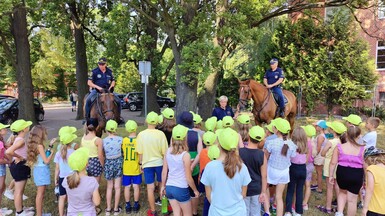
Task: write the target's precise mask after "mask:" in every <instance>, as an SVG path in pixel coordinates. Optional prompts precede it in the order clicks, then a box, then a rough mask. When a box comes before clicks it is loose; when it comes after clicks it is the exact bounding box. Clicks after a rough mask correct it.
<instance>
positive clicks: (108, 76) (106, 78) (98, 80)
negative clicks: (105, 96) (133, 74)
mask: <svg viewBox="0 0 385 216" xmlns="http://www.w3.org/2000/svg"><path fill="white" fill-rule="evenodd" d="M88 79H89V80H92V82H93V83H94V84H95V85H97V86H99V87H101V88H109V87H110V85H111V83H112V81H114V80H115V79H114V76H113V75H112V70H111V69H109V68H107V67H106V72H104V73H103V72H102V71H101V70H100V69H99V68H95V69H93V70H92V75H91V77H89V78H88Z"/></svg>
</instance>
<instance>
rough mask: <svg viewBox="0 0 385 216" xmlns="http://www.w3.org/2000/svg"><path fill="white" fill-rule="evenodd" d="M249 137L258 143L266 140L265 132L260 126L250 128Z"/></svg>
mask: <svg viewBox="0 0 385 216" xmlns="http://www.w3.org/2000/svg"><path fill="white" fill-rule="evenodd" d="M249 136H250V137H251V138H253V139H255V140H257V141H261V140H263V138H265V130H264V129H263V128H262V127H260V126H254V127H252V128H250V130H249Z"/></svg>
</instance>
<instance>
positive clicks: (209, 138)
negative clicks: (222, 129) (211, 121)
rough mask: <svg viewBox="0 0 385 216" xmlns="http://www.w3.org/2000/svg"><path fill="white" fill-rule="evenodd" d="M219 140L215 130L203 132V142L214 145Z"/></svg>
mask: <svg viewBox="0 0 385 216" xmlns="http://www.w3.org/2000/svg"><path fill="white" fill-rule="evenodd" d="M216 141H217V135H216V134H215V133H214V132H211V131H207V132H206V133H204V134H203V143H204V144H205V145H207V146H211V145H214V143H215V142H216Z"/></svg>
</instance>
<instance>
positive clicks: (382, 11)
mask: <svg viewBox="0 0 385 216" xmlns="http://www.w3.org/2000/svg"><path fill="white" fill-rule="evenodd" d="M377 17H378V19H385V5H384V3H382V2H381V0H378V9H377Z"/></svg>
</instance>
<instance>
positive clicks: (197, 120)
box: [193, 114, 202, 124]
mask: <svg viewBox="0 0 385 216" xmlns="http://www.w3.org/2000/svg"><path fill="white" fill-rule="evenodd" d="M193 120H194V124H199V123H201V122H202V117H201V115H199V114H193Z"/></svg>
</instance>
